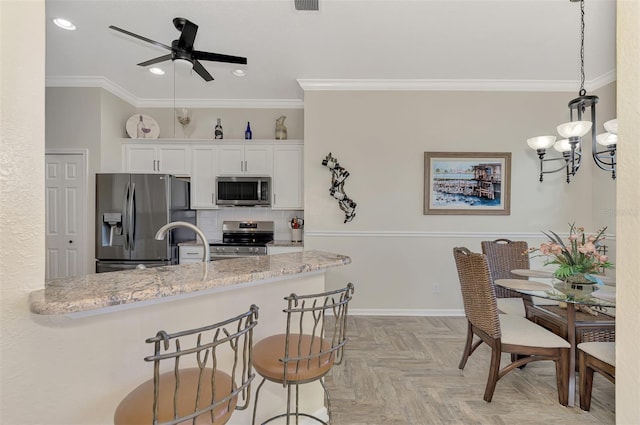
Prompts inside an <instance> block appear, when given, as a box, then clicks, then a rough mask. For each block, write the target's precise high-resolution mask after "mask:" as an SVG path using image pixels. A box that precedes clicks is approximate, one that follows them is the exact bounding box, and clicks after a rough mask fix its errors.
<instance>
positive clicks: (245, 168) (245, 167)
mask: <svg viewBox="0 0 640 425" xmlns="http://www.w3.org/2000/svg"><path fill="white" fill-rule="evenodd" d="M244 171H249V170H247V161H245V162H244Z"/></svg>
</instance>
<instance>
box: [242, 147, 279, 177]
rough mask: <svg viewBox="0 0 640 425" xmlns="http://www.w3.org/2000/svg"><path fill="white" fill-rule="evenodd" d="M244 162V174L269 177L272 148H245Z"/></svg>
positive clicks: (271, 166) (271, 163)
mask: <svg viewBox="0 0 640 425" xmlns="http://www.w3.org/2000/svg"><path fill="white" fill-rule="evenodd" d="M244 160H245V167H244V172H245V173H246V174H260V175H265V176H270V175H271V172H272V171H273V147H271V146H245V148H244Z"/></svg>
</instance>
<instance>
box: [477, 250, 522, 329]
mask: <svg viewBox="0 0 640 425" xmlns="http://www.w3.org/2000/svg"><path fill="white" fill-rule="evenodd" d="M480 246H481V247H482V253H483V254H485V255H486V256H487V262H488V264H489V273H490V275H491V281H492V282H495V281H496V280H497V279H525V280H526V279H527V278H526V277H522V276H518V275H515V274H513V273H511V270H515V269H528V268H529V267H530V264H529V255H528V249H529V245H528V244H527V242H525V241H512V240H510V239H496V240H494V241H482V242H480ZM495 289H496V297H497V298H498V300H497V301H498V309H499V310H500V311H502V312H504V313H507V314H517V315H519V316H523V317H525V316H526V308H525V302H527V303H529V302H530V301H531V297H529V296H528V295H524V294H520V293H518V292H516V291H512V290H511V289H509V288H503V287H501V286H496V288H495Z"/></svg>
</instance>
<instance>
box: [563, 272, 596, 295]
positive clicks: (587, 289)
mask: <svg viewBox="0 0 640 425" xmlns="http://www.w3.org/2000/svg"><path fill="white" fill-rule="evenodd" d="M597 285H598V284H597V283H596V282H592V281H591V280H589V279H587V277H586V276H585V275H584V273H577V274H574V275H571V276H567V277H566V278H564V279H562V282H560V283H559V284H557V285H554V286H555V288H556V289H558V290H559V291H561V292H563V293H565V294H567V295H568V296H570V297H584V296H589V295H591V293H592V292H593V291H595V289H596V287H597Z"/></svg>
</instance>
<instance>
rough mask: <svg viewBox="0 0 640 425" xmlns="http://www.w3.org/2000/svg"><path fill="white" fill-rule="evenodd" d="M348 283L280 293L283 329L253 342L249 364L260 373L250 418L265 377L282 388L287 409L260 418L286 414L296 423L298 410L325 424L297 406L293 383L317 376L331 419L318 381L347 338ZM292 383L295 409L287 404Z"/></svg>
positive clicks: (350, 293)
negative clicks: (283, 303)
mask: <svg viewBox="0 0 640 425" xmlns="http://www.w3.org/2000/svg"><path fill="white" fill-rule="evenodd" d="M353 291H354V287H353V284H352V283H349V284H348V285H347V287H346V288H343V289H339V290H334V291H329V292H324V293H321V294H313V295H296V294H291V295H290V296H288V297H285V300H286V301H287V308H286V309H285V310H283V311H284V312H285V313H286V314H287V327H286V333H284V334H279V335H273V336H270V337H267V338H265V339H263V340H261V341H260V342H258V343H257V344H256V346H255V347H254V356H253V366H254V368H255V370H256V372H257V373H258V374H259V375H261V376H262V382H260V385H258V390H257V391H256V399H255V402H254V403H255V404H254V408H253V423H254V424H255V422H256V413H257V409H258V396H259V394H260V389H261V388H262V386H263V384H264V383H265V381H266V380H268V381H271V382H276V383H279V384H282V386H283V387H286V388H287V411H286V413H282V414H279V415H277V416H274V417H272V418H269V419H267V420H265V421H264V422H262V423H263V424H265V423H268V422H271V421H273V420H275V419H277V418H282V417H286V418H287V421H286V423H287V424H289V423H290V419H291V417H294V418H295V423H296V424H297V423H298V419H299V417H300V416H304V417H307V418H311V419H314V420H316V421H318V422H320V423H322V424H326V423H327V422H324V421H323V420H322V419H320V418H318V417H316V416H313V415H310V414H308V413H301V412H300V411H299V406H298V401H299V400H298V395H299V392H298V386H299V385H300V384H306V383H309V382H315V381H320V384H321V385H322V388H323V389H324V394H325V405H326V408H327V412H328V415H329V423H331V403H330V400H329V393H328V392H327V388H326V387H325V385H324V380H323V378H324V376H325V375H326V374H327V373H328V372H329V371H330V370H331V368H332V367H333V366H334V365H338V364H340V363H341V362H342V359H343V355H344V347H345V345H346V343H347V341H348V340H349V339H348V338H347V310H348V305H349V301H351V298H352V296H353ZM292 387H295V409H294V411H293V412H292V409H291V402H292V400H291V389H292Z"/></svg>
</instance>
